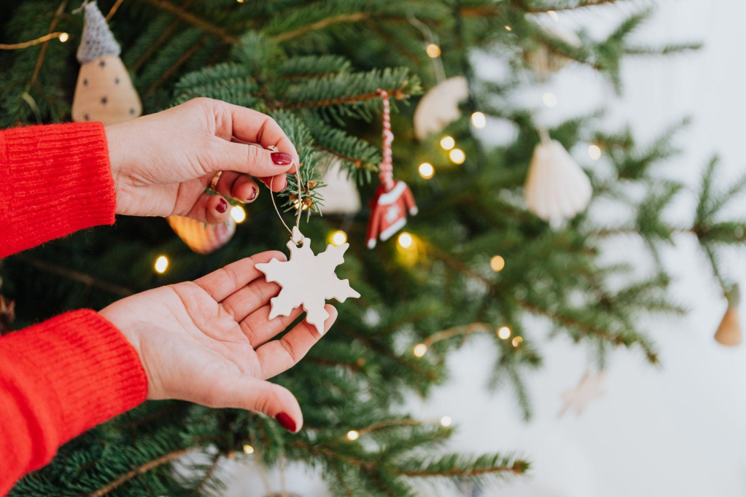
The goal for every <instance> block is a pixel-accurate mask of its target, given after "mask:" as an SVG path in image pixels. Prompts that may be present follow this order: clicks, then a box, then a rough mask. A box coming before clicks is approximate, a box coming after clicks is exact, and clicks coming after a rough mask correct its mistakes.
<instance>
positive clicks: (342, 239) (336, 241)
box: [330, 230, 347, 247]
mask: <svg viewBox="0 0 746 497" xmlns="http://www.w3.org/2000/svg"><path fill="white" fill-rule="evenodd" d="M330 239H331V242H332V245H334V246H335V247H339V246H340V245H344V244H345V243H347V233H345V232H344V231H342V230H337V231H335V232H334V233H332V235H331V237H330Z"/></svg>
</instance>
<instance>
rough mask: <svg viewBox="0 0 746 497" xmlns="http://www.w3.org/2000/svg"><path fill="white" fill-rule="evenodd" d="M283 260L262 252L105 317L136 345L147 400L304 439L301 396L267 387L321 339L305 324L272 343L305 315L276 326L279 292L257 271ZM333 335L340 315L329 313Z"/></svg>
mask: <svg viewBox="0 0 746 497" xmlns="http://www.w3.org/2000/svg"><path fill="white" fill-rule="evenodd" d="M272 259H279V260H280V261H285V260H287V258H286V257H285V255H284V254H283V253H282V252H263V253H261V254H257V255H255V256H253V257H250V258H247V259H242V260H240V261H238V262H235V263H233V264H230V265H228V266H226V267H224V268H223V269H219V270H217V271H215V272H213V273H210V274H208V275H207V276H204V277H202V278H200V279H198V280H196V281H194V282H185V283H178V284H176V285H169V286H165V287H161V288H156V289H153V290H148V291H146V292H143V293H140V294H137V295H133V296H131V297H127V298H125V299H122V300H120V301H118V302H115V303H113V304H111V305H110V306H108V307H106V308H105V309H103V310H102V311H101V312H100V314H101V315H102V316H103V317H104V318H106V319H107V320H109V321H110V322H111V323H112V324H114V325H115V326H116V327H117V328H118V329H119V330H120V331H121V332H122V333H123V334H124V336H125V337H126V338H127V340H128V341H129V342H130V343H131V344H132V345H133V347H134V348H135V350H137V353H138V355H139V357H140V362H141V363H142V365H143V368H144V369H145V373H146V375H147V377H148V399H181V400H187V401H191V402H196V403H198V404H202V405H205V406H209V407H233V408H240V409H248V410H251V411H258V412H263V413H265V414H267V415H269V416H272V417H273V418H275V419H276V420H277V421H278V422H279V423H280V425H282V427H283V428H285V429H287V430H288V431H290V432H293V433H295V432H297V431H298V430H300V428H301V426H302V425H303V414H302V413H301V409H300V406H299V405H298V401H297V400H296V398H295V396H293V394H292V393H290V392H289V391H288V390H287V389H285V388H283V387H281V386H279V385H276V384H274V383H270V382H268V381H267V380H268V379H269V378H272V377H273V376H275V375H278V374H280V373H282V372H283V371H285V370H287V369H289V368H290V367H292V366H294V365H295V364H297V363H298V361H300V360H301V359H302V358H303V356H305V355H306V353H307V352H308V350H309V349H310V348H311V346H313V345H314V344H315V343H316V342H317V341H318V340H319V338H320V336H319V334H318V332H317V331H316V329H315V327H313V326H309V325H308V324H307V323H306V322H305V321H303V322H301V323H300V324H298V325H296V326H295V327H294V328H293V329H292V330H290V331H289V332H288V333H286V334H285V335H284V336H283V337H282V338H280V339H279V340H272V338H274V337H275V336H276V335H277V334H279V333H281V332H282V331H283V330H284V329H285V328H286V327H287V326H288V325H289V324H290V323H292V322H293V321H294V320H295V319H296V318H297V317H298V316H299V315H300V314H301V311H302V309H301V308H300V307H299V308H297V309H295V310H294V311H293V312H292V313H291V315H290V316H288V317H278V318H275V319H272V320H270V319H269V312H270V304H269V301H270V299H271V298H272V297H274V296H276V295H277V294H278V293H279V290H280V287H279V286H278V285H277V284H275V283H268V282H267V281H266V280H265V279H264V277H263V275H262V273H260V272H259V271H258V270H257V269H256V267H255V265H256V264H258V263H265V262H269V261H270V260H272ZM326 311H327V312H328V313H329V318H328V319H327V320H326V322H325V323H324V331H325V332H326V331H327V330H328V329H329V328H330V327H331V325H332V324H333V323H334V321H335V319H336V318H337V311H336V309H335V308H334V307H332V306H331V305H327V306H326Z"/></svg>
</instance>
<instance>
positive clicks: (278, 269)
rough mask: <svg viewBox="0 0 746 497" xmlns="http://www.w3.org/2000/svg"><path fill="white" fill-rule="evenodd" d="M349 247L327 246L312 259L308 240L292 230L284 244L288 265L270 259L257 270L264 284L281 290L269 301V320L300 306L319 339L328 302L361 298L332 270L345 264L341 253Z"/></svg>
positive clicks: (286, 314) (327, 314)
mask: <svg viewBox="0 0 746 497" xmlns="http://www.w3.org/2000/svg"><path fill="white" fill-rule="evenodd" d="M349 246H350V245H349V244H348V243H345V244H343V245H339V246H336V247H335V246H334V245H327V247H326V250H325V251H323V252H321V253H320V254H318V255H315V254H314V253H313V251H312V250H311V239H310V238H306V237H304V236H303V234H302V233H301V232H300V230H299V229H298V227H297V226H296V227H293V235H292V237H291V239H290V241H289V242H288V243H287V247H288V248H289V249H290V258H289V259H288V261H287V262H280V261H278V260H277V259H272V260H271V261H269V262H268V263H266V264H257V265H256V268H257V269H258V270H259V271H261V272H262V273H264V275H265V277H266V279H267V281H269V282H275V283H277V284H278V285H280V287H282V290H281V291H280V294H279V295H278V296H277V297H274V298H273V299H272V300H271V304H272V309H271V311H270V313H269V319H274V318H276V317H277V316H289V315H290V313H291V312H292V311H293V309H295V308H296V307H299V306H301V305H302V306H303V310H304V311H306V321H307V322H308V324H310V325H313V326H315V327H316V331H318V332H319V335H323V334H324V321H326V318H328V317H329V313H328V312H326V310H325V309H324V305H325V304H326V301H327V300H328V299H337V300H338V301H339V302H344V301H345V300H347V298H348V297H350V298H358V297H360V294H359V293H357V292H356V291H355V290H353V289H352V287H351V286H350V282H349V280H340V279H339V278H337V275H336V274H335V273H334V268H336V267H337V266H339V265H340V264H342V263H343V262H344V253H345V251H346V250H347V248H348V247H349Z"/></svg>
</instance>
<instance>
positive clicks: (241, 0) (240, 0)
mask: <svg viewBox="0 0 746 497" xmlns="http://www.w3.org/2000/svg"><path fill="white" fill-rule="evenodd" d="M236 1H237V2H238V3H244V2H245V1H246V0H236Z"/></svg>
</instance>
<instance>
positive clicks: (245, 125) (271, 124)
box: [229, 104, 299, 164]
mask: <svg viewBox="0 0 746 497" xmlns="http://www.w3.org/2000/svg"><path fill="white" fill-rule="evenodd" d="M229 110H230V114H231V120H232V131H233V136H235V137H236V138H238V139H239V140H243V141H245V142H249V143H258V144H259V145H261V146H262V147H264V148H270V147H275V148H277V150H278V151H279V152H284V153H286V154H290V155H291V156H292V158H293V162H294V163H295V164H298V163H299V160H298V152H297V151H296V150H295V146H294V145H293V142H291V141H290V138H288V137H287V135H286V134H285V132H284V131H283V130H282V128H281V127H280V125H279V124H277V122H275V120H274V119H272V118H271V117H269V116H268V115H266V114H262V113H261V112H258V111H255V110H252V109H247V108H245V107H240V106H238V105H230V104H229Z"/></svg>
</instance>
